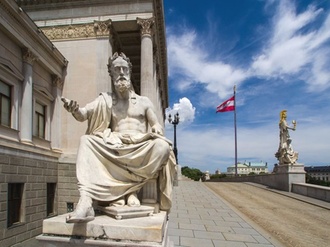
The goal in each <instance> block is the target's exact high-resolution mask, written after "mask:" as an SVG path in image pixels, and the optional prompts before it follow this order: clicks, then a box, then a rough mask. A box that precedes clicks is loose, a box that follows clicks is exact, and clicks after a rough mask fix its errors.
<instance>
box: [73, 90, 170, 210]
mask: <svg viewBox="0 0 330 247" xmlns="http://www.w3.org/2000/svg"><path fill="white" fill-rule="evenodd" d="M130 100H132V99H130ZM112 105H113V100H112V95H111V94H110V93H102V94H100V95H99V97H98V98H96V100H94V101H93V102H91V103H89V104H87V105H86V106H85V111H86V112H87V114H85V116H84V117H80V118H79V117H76V118H77V120H79V121H84V120H86V118H87V120H88V128H87V131H86V134H85V135H83V136H82V137H81V139H80V146H79V149H78V154H77V179H78V187H79V191H80V194H81V195H83V194H85V195H88V196H90V197H91V198H93V199H94V200H97V201H114V200H117V199H119V198H120V197H122V196H124V195H127V194H130V193H132V192H135V191H138V190H139V189H141V188H142V187H143V185H144V184H146V182H148V180H150V179H153V178H157V177H158V176H159V192H160V196H159V198H160V208H161V209H162V210H169V209H170V207H171V194H172V182H173V179H174V176H175V169H176V167H175V156H174V153H173V151H172V149H171V142H170V141H168V140H167V139H166V138H165V137H163V136H161V135H158V134H156V133H145V134H142V133H138V134H134V135H132V134H122V133H118V132H112V131H111V129H110V128H109V126H110V122H111V111H112Z"/></svg>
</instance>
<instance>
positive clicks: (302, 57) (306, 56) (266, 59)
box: [251, 0, 330, 90]
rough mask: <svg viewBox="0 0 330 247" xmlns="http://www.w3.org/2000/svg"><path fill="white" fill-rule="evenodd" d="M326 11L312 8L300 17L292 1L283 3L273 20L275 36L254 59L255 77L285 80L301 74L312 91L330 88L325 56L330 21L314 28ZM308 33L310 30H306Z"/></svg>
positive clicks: (285, 0) (329, 32)
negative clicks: (317, 20) (287, 77)
mask: <svg viewBox="0 0 330 247" xmlns="http://www.w3.org/2000/svg"><path fill="white" fill-rule="evenodd" d="M322 12H323V11H322V9H316V8H315V7H314V6H309V7H308V8H307V9H306V10H305V11H304V12H302V13H300V14H297V13H296V9H295V6H294V5H293V3H292V2H291V1H288V0H281V1H280V4H279V8H278V9H277V13H276V14H275V16H274V20H273V25H274V26H273V35H272V38H271V39H270V40H269V41H268V44H267V45H266V47H264V48H263V50H262V52H261V53H260V54H258V55H256V56H255V57H254V58H253V63H252V65H251V74H252V75H253V76H258V77H266V78H269V77H273V78H282V79H284V80H285V78H286V76H291V75H299V73H300V74H301V75H300V77H301V79H303V80H305V82H306V83H307V85H308V87H309V89H310V90H318V89H320V85H322V89H325V88H327V87H330V77H329V71H328V68H326V64H328V65H329V63H330V59H329V56H323V55H322V53H323V52H324V47H325V46H326V43H327V42H328V41H329V40H330V31H329V30H330V20H329V19H330V18H329V15H328V17H327V18H326V21H325V22H323V23H322V24H321V25H320V26H319V27H314V28H312V27H310V26H309V25H312V24H314V22H315V21H316V19H317V18H318V17H319V16H320V15H321V13H322ZM306 30H308V31H306Z"/></svg>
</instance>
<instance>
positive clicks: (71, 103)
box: [61, 97, 79, 113]
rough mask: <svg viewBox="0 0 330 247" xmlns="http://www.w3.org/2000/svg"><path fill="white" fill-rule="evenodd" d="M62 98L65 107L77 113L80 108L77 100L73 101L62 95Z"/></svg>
mask: <svg viewBox="0 0 330 247" xmlns="http://www.w3.org/2000/svg"><path fill="white" fill-rule="evenodd" d="M61 100H62V101H63V102H64V105H63V106H64V108H65V109H66V110H67V111H68V112H71V113H76V112H77V111H78V110H79V104H77V101H73V100H70V99H67V98H64V97H62V98H61Z"/></svg>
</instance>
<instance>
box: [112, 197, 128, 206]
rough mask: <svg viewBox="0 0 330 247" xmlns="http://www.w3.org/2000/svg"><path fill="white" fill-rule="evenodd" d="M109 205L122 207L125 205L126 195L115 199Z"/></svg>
mask: <svg viewBox="0 0 330 247" xmlns="http://www.w3.org/2000/svg"><path fill="white" fill-rule="evenodd" d="M109 206H114V207H122V206H125V199H124V197H121V198H119V199H118V200H115V201H113V202H111V203H110V204H109Z"/></svg>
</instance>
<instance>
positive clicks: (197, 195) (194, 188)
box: [169, 180, 282, 247]
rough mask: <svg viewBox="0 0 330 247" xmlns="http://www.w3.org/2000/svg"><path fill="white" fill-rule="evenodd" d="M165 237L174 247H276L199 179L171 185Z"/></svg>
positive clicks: (277, 243) (255, 226)
mask: <svg viewBox="0 0 330 247" xmlns="http://www.w3.org/2000/svg"><path fill="white" fill-rule="evenodd" d="M169 237H170V241H171V242H173V243H174V246H175V247H181V246H191V247H193V246H196V247H201V246H202V247H209V246H211V247H217V246H221V247H226V246H230V247H271V246H275V247H280V246H282V245H281V244H280V243H279V242H278V241H276V240H275V239H273V238H272V237H271V236H270V235H268V234H267V233H266V232H265V231H263V230H262V229H261V228H259V227H258V226H257V225H255V224H254V223H252V222H251V221H250V220H249V219H247V218H246V217H245V216H244V215H242V214H240V213H239V212H238V211H237V210H236V209H235V208H233V207H231V206H230V205H229V204H228V203H227V202H226V201H224V200H223V199H222V198H220V197H219V196H218V195H216V194H215V193H214V192H213V191H211V190H210V189H209V188H208V187H206V186H205V185H204V184H203V183H201V182H195V181H185V180H181V181H179V186H176V187H174V194H173V206H172V209H171V213H170V216H169Z"/></svg>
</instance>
